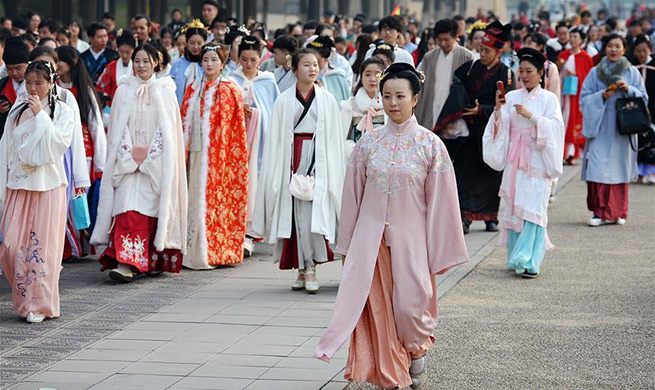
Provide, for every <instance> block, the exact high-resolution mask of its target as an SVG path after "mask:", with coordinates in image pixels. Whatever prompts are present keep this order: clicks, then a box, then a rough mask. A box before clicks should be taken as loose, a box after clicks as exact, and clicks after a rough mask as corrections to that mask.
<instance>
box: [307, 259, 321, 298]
mask: <svg viewBox="0 0 655 390" xmlns="http://www.w3.org/2000/svg"><path fill="white" fill-rule="evenodd" d="M307 275H314V278H316V266H313V267H309V268H308V269H306V270H305V290H306V291H307V292H308V293H310V294H316V293H317V292H318V289H319V288H320V286H319V285H318V282H317V281H316V280H314V281H313V282H308V281H307Z"/></svg>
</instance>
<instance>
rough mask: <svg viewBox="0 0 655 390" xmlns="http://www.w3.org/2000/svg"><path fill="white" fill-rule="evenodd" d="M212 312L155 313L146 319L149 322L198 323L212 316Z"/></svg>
mask: <svg viewBox="0 0 655 390" xmlns="http://www.w3.org/2000/svg"><path fill="white" fill-rule="evenodd" d="M211 316H212V314H209V313H205V312H201V313H155V314H152V315H150V316H148V317H147V318H145V319H144V321H148V322H158V321H161V322H186V323H198V322H203V321H204V320H206V319H207V318H209V317H211Z"/></svg>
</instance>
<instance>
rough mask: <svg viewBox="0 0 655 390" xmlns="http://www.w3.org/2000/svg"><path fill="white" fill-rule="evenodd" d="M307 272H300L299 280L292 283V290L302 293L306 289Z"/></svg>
mask: <svg viewBox="0 0 655 390" xmlns="http://www.w3.org/2000/svg"><path fill="white" fill-rule="evenodd" d="M300 276H303V279H300ZM304 276H305V270H303V269H301V270H298V278H297V279H296V281H295V282H293V283H291V290H293V291H300V290H302V289H304V288H305V278H304Z"/></svg>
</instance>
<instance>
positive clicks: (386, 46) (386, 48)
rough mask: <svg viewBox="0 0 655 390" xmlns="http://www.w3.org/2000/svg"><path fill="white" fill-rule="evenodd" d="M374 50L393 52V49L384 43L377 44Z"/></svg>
mask: <svg viewBox="0 0 655 390" xmlns="http://www.w3.org/2000/svg"><path fill="white" fill-rule="evenodd" d="M375 48H376V49H380V50H389V51H393V49H392V48H391V46H389V45H387V44H386V43H382V44H379V45H377V46H376V47H375Z"/></svg>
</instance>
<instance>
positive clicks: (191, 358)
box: [139, 349, 216, 364]
mask: <svg viewBox="0 0 655 390" xmlns="http://www.w3.org/2000/svg"><path fill="white" fill-rule="evenodd" d="M171 352H172V351H170V350H163V349H158V350H156V351H153V352H150V353H149V354H147V355H146V356H144V357H142V358H141V359H139V361H140V362H159V363H184V364H202V363H205V362H206V361H208V360H209V359H211V358H212V357H214V356H216V355H215V354H210V353H199V352H186V351H175V353H171Z"/></svg>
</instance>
